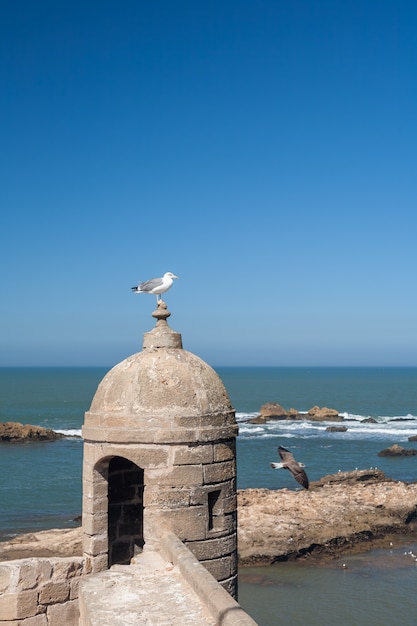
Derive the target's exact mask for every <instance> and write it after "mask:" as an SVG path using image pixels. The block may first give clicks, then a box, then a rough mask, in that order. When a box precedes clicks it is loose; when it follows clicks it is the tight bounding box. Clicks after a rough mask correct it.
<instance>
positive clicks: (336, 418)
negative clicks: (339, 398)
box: [307, 406, 343, 422]
mask: <svg viewBox="0 0 417 626" xmlns="http://www.w3.org/2000/svg"><path fill="white" fill-rule="evenodd" d="M307 419H309V420H312V421H317V422H328V421H333V422H341V421H342V420H343V417H342V415H339V411H336V409H329V408H327V406H324V407H322V408H320V407H319V406H313V408H311V409H310V410H309V411H308V412H307Z"/></svg>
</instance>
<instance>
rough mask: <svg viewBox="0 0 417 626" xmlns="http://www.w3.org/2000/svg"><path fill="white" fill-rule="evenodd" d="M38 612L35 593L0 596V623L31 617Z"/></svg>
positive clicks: (24, 592) (26, 592)
mask: <svg viewBox="0 0 417 626" xmlns="http://www.w3.org/2000/svg"><path fill="white" fill-rule="evenodd" d="M37 612H38V593H37V591H22V592H21V593H7V594H4V595H1V596H0V623H1V622H2V621H6V620H16V619H23V618H25V617H31V616H33V615H36V613H37Z"/></svg>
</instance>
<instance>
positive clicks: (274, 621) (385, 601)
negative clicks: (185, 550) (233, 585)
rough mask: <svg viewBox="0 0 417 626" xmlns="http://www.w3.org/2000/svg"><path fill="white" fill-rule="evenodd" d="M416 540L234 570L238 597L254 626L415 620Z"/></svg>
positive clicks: (363, 625)
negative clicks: (326, 558) (333, 557)
mask: <svg viewBox="0 0 417 626" xmlns="http://www.w3.org/2000/svg"><path fill="white" fill-rule="evenodd" d="M416 554H417V544H416V543H408V544H405V545H403V546H402V547H401V548H400V547H398V548H395V549H392V550H372V551H371V552H368V553H365V554H361V555H355V556H351V557H344V558H343V559H337V560H335V561H330V562H329V561H328V562H326V563H322V564H315V565H312V564H308V563H307V564H306V563H299V562H296V563H285V564H281V565H272V566H270V567H254V568H244V569H243V568H241V569H240V570H239V602H240V604H241V605H242V606H243V608H245V609H246V610H247V611H248V612H249V613H250V614H251V616H252V617H253V618H254V619H255V620H256V622H257V623H258V624H259V626H275V625H279V624H288V625H291V626H305V625H308V626H335V624H340V625H342V626H394V625H395V624H401V625H402V626H415V625H416V624H417V599H416V588H417V563H416V557H415V555H416Z"/></svg>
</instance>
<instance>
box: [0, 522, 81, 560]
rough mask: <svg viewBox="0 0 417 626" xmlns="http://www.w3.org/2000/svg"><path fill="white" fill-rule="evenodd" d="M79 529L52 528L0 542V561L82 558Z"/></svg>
mask: <svg viewBox="0 0 417 626" xmlns="http://www.w3.org/2000/svg"><path fill="white" fill-rule="evenodd" d="M82 553H83V550H82V533H81V527H78V526H77V527H76V528H54V529H52V530H41V531H39V532H36V533H25V534H24V535H17V536H16V537H13V539H10V540H9V541H3V542H0V561H10V560H14V559H25V558H36V557H70V556H82Z"/></svg>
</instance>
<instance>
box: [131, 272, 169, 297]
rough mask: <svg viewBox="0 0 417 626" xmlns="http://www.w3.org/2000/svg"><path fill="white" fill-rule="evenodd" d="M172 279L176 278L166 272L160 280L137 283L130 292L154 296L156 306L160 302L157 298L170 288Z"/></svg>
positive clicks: (152, 279)
mask: <svg viewBox="0 0 417 626" xmlns="http://www.w3.org/2000/svg"><path fill="white" fill-rule="evenodd" d="M174 278H178V276H175V274H173V273H172V272H166V273H165V274H164V275H163V276H162V278H151V279H150V280H147V281H145V282H144V283H139V285H138V286H137V287H132V291H133V293H151V294H153V295H155V296H156V302H157V304H158V303H159V301H160V298H159V296H160V295H161V293H165V292H166V291H168V289H169V288H170V287H172V283H173V282H174V281H173V279H174Z"/></svg>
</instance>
